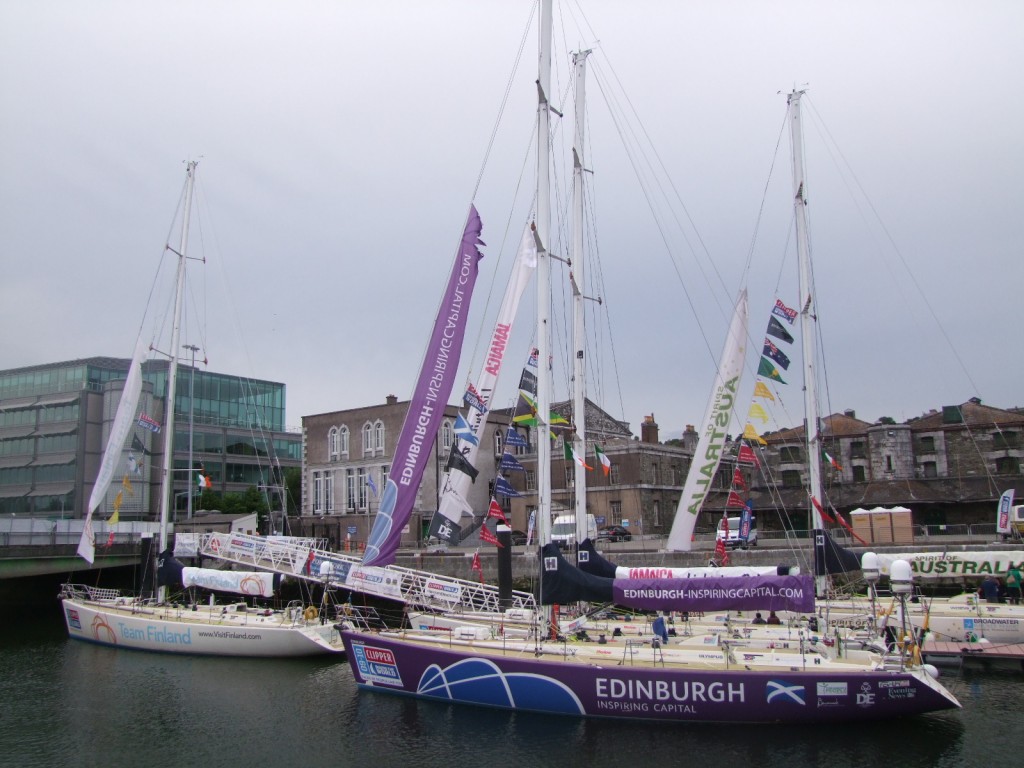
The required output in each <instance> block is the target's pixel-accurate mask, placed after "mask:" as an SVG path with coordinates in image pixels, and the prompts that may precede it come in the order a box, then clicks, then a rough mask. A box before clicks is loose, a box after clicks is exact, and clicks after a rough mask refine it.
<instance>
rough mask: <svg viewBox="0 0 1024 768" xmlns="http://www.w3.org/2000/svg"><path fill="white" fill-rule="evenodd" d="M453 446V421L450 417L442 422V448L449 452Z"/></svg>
mask: <svg viewBox="0 0 1024 768" xmlns="http://www.w3.org/2000/svg"><path fill="white" fill-rule="evenodd" d="M451 447H452V423H451V422H450V421H448V419H445V420H444V423H443V424H441V448H442V449H444V453H445V454H447V453H448V451H449V450H451Z"/></svg>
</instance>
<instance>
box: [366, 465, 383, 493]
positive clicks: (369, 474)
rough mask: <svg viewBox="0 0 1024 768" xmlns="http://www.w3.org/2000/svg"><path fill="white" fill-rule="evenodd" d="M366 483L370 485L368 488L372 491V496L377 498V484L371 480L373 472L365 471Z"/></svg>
mask: <svg viewBox="0 0 1024 768" xmlns="http://www.w3.org/2000/svg"><path fill="white" fill-rule="evenodd" d="M366 484H367V485H368V486H370V490H371V491H372V492H373V498H375V499H376V498H378V496H379V495H380V494H378V493H377V484H376V483H375V482H373V472H367V473H366Z"/></svg>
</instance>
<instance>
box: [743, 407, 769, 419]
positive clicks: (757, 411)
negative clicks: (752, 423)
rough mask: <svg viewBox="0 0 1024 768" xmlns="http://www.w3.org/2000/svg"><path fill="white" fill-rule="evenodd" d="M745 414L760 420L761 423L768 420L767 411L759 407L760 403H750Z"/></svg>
mask: <svg viewBox="0 0 1024 768" xmlns="http://www.w3.org/2000/svg"><path fill="white" fill-rule="evenodd" d="M747 416H749V417H750V418H752V419H758V420H760V422H761V423H762V424H765V423H767V422H768V414H767V412H765V410H764V408H762V407H761V404H760V403H752V404H751V406H750V410H749V411H747Z"/></svg>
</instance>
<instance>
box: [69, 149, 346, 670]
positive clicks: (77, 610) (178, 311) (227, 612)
mask: <svg viewBox="0 0 1024 768" xmlns="http://www.w3.org/2000/svg"><path fill="white" fill-rule="evenodd" d="M195 171H196V163H195V162H194V161H193V162H189V163H188V166H187V171H186V183H185V193H184V207H183V218H182V227H181V240H180V243H179V245H178V248H177V249H172V248H171V247H170V246H168V247H167V249H168V250H170V251H171V252H173V253H175V254H176V256H177V259H178V263H177V277H176V282H175V301H174V323H173V331H172V339H171V347H170V349H171V353H170V365H169V370H168V375H167V395H166V400H165V414H166V416H165V422H166V423H165V424H164V425H163V436H164V446H163V470H162V477H161V491H160V493H161V496H160V528H159V531H160V537H159V549H158V552H159V553H161V557H162V558H164V559H165V560H166V561H167V562H166V563H165V566H166V565H171V563H170V560H171V559H172V558H171V555H170V552H169V546H168V544H169V541H170V529H171V525H170V514H169V509H170V504H171V499H172V487H173V483H172V478H173V475H172V471H173V454H174V443H173V441H174V431H175V430H174V402H175V399H174V392H175V384H176V380H177V368H178V358H177V354H176V350H178V349H180V346H179V345H180V331H181V315H182V306H183V302H184V294H185V273H186V269H185V267H186V262H187V259H188V256H187V250H188V230H189V219H190V213H191V207H192V193H193V188H194V183H195ZM141 338H142V337H141V335H140V338H139V342H138V343H137V344H136V350H135V354H134V356H133V357H132V362H131V367H130V369H129V371H128V375H127V378H126V381H125V387H124V391H123V394H122V396H121V401H120V403H119V406H118V410H117V413H116V415H115V417H114V421H113V425H112V428H111V432H110V437H109V439H108V441H107V445H106V449H105V451H104V455H103V459H102V462H101V465H100V471H99V475H98V478H97V482H96V485H95V487H94V489H93V492H92V494H91V496H90V499H89V508H88V511H87V517H86V523H85V528H84V531H83V534H82V540H81V542H80V544H79V549H78V552H79V554H80V555H81V556H82V557H83V558H84V559H85V560H87V561H88V562H89V563H92V562H93V559H94V557H95V541H94V539H93V529H92V516H93V514H94V512H95V511H96V509H97V508H98V507H99V506H100V504H101V503H102V501H103V498H104V495H105V494H106V493H107V491H108V489H109V487H110V483H111V479H112V478H113V476H114V473H115V471H116V469H117V466H118V465H119V464H120V463H121V462H122V460H123V457H122V453H123V449H124V446H125V441H126V438H127V436H128V432H129V431H130V428H131V425H132V424H133V423H134V422H135V420H136V408H137V405H138V401H139V393H140V392H141V387H142V364H143V361H144V359H145V357H146V353H147V351H148V348H147V346H146V345H145V344H144V343H143V342H142V340H141ZM144 550H145V548H144ZM210 571H212V572H210ZM185 581H186V583H187V584H192V585H196V586H203V587H207V588H213V589H217V590H219V591H223V592H229V593H232V592H233V593H235V594H241V595H247V596H259V597H269V596H270V595H271V594H272V593H273V574H268V573H262V572H252V573H242V572H234V571H217V570H214V569H198V568H189V569H185ZM61 603H62V606H63V610H64V620H65V623H66V625H67V629H68V635H69V637H71V638H72V639H75V640H84V641H87V642H91V643H97V644H99V645H106V646H110V647H114V648H128V649H134V650H145V651H158V652H164V653H187V654H202V655H215V656H244V657H282V656H283V657H289V656H311V655H323V654H335V653H341V652H342V651H343V648H342V645H341V642H340V638H339V636H338V632H337V630H336V629H335V628H334V627H333V626H332V625H330V624H326V623H321V621H320V620H319V615H318V613H319V612H318V611H316V610H311V609H310V607H308V606H303V605H302V604H301V603H299V602H297V601H296V602H295V603H294V604H292V605H289V606H288V608H287V609H286V610H283V611H280V610H278V611H272V610H269V609H268V610H254V609H252V608H251V607H249V606H248V605H247V604H246V603H245V602H244V601H242V600H238V601H236V602H233V603H231V604H227V605H219V604H214V603H213V602H212V600H211V602H210V603H207V604H201V605H197V604H192V605H188V604H181V603H174V602H168V601H167V599H166V587H163V586H161V587H160V588H159V591H158V594H157V595H156V596H152V595H149V596H126V595H122V594H121V593H120V592H118V591H117V590H113V589H105V588H97V587H92V586H87V585H84V584H64V585H63V587H62V589H61Z"/></svg>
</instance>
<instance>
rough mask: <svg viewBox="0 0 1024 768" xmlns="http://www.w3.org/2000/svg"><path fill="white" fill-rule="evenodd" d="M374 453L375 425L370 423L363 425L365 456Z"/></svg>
mask: <svg viewBox="0 0 1024 768" xmlns="http://www.w3.org/2000/svg"><path fill="white" fill-rule="evenodd" d="M368 453H373V425H372V424H370V422H366V423H365V424H363V456H365V455H366V454H368Z"/></svg>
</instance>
